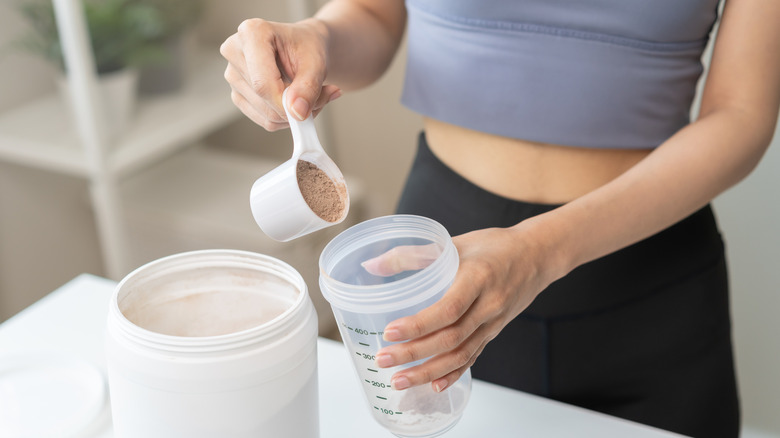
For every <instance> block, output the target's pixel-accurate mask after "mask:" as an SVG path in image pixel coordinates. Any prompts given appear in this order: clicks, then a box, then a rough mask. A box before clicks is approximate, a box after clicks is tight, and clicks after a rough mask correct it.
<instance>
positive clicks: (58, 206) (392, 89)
mask: <svg viewBox="0 0 780 438" xmlns="http://www.w3.org/2000/svg"><path fill="white" fill-rule="evenodd" d="M10 4H11V2H0V46H2V45H3V44H5V43H6V42H7V41H8V40H9V39H10V38H11V37H12V35H14V34H15V33H16V32H17V31H18V30H19V29H20V27H21V25H20V22H19V20H18V19H17V18H16V16H15V14H14V13H13V11H11V10H10V9H11V6H10ZM285 14H286V8H284V7H280V3H279V2H246V1H240V0H229V1H220V2H217V1H212V2H211V4H210V10H209V13H208V14H207V20H206V23H204V26H203V28H202V29H201V33H200V35H201V38H202V39H203V40H204V41H207V42H210V43H212V44H213V46H214V47H215V49H216V47H218V44H219V42H221V40H223V39H224V38H225V37H226V36H227V35H229V34H230V33H232V32H233V31H234V29H235V27H236V26H237V25H238V23H239V22H240V21H241V20H242V19H243V18H247V17H250V16H262V17H264V18H269V19H276V20H282V19H284V17H285ZM402 72H403V56H400V57H399V58H398V59H397V60H396V61H395V62H394V64H393V66H392V68H391V70H390V72H388V74H387V75H386V76H385V77H384V78H382V80H381V81H380V82H379V83H378V84H377V85H376V86H374V87H372V88H370V89H368V90H366V91H362V92H359V93H355V94H352V95H347V96H345V97H343V98H341V99H340V100H338V101H336V102H334V104H333V106H332V108H330V109H329V110H328V112H329V115H330V117H331V121H332V122H333V123H334V126H333V130H332V136H331V138H332V142H333V144H332V145H330V147H332V148H335V149H336V153H337V154H338V160H339V164H340V166H341V167H342V168H343V170H344V171H345V172H347V173H350V174H354V175H356V176H359V177H360V178H361V179H363V180H364V182H365V184H366V189H367V191H368V193H370V194H371V198H372V200H374V202H375V205H374V206H372V207H373V209H374V211H375V212H376V214H384V213H388V212H390V211H392V208H393V206H394V202H395V199H396V197H397V195H398V193H399V192H400V188H401V184H402V181H403V177H404V174H405V173H406V171H407V168H408V166H409V163H410V161H411V158H412V155H413V152H414V141H415V135H416V133H417V131H418V130H419V129H420V122H419V120H418V118H417V117H416V116H414V115H412V114H411V113H409V112H408V111H406V110H404V109H403V108H402V107H401V106H400V104H399V103H398V96H399V94H400V87H401V79H402ZM51 78H52V71H51V69H50V68H49V67H48V66H47V65H45V64H43V63H41V62H39V61H37V60H35V59H31V58H25V57H21V56H7V57H0V111H2V110H4V109H7V108H11V107H13V106H14V105H17V104H19V103H21V102H24V101H26V100H28V99H31V98H33V97H35V96H37V95H39V94H41V93H44V92H47V91H49V90H51V89H52V88H53V84H52V82H51ZM778 80H780V78H778ZM45 123H46V121H45V120H42V121H41V127H42V129H43V128H45ZM259 139H263V140H266V141H259ZM209 141H210V142H211V143H213V144H216V145H219V146H220V147H225V148H235V149H240V150H242V151H250V152H254V153H262V154H269V155H274V156H279V157H282V156H285V155H286V154H287V153H288V151H287V148H288V143H286V142H287V141H289V139H287V136H286V134H285V133H277V134H272V135H271V134H267V133H265V132H264V131H263V130H262V129H261V128H258V127H256V126H254V125H252V124H251V123H249V122H247V121H242V122H238V123H235V124H233V125H231V126H229V127H227V128H225V129H223V130H221V131H219V132H218V133H215V134H214V135H212V136H211V137H210V138H209ZM261 143H270V144H273V145H278V146H272V147H271V148H272V149H273V150H268V149H266V150H263V151H261V150H259V149H260V148H259V146H258V145H259V144H261ZM326 147H329V145H326ZM86 190H87V187H86V184H85V183H84V182H83V181H80V180H78V179H72V178H68V177H63V176H58V175H51V174H48V173H46V172H41V171H35V170H31V169H27V168H24V167H21V166H13V165H7V164H3V163H0V321H2V320H3V319H4V318H5V317H7V316H10V314H13V313H15V312H17V311H19V310H21V308H23V307H25V306H27V305H29V304H30V303H31V302H33V301H34V300H35V299H37V298H39V297H40V296H42V295H43V294H45V293H47V292H48V291H51V290H52V289H54V288H55V287H57V286H58V285H60V284H62V283H64V282H65V281H67V280H68V279H70V278H72V277H73V276H75V275H77V274H78V273H80V272H92V273H95V274H98V275H100V274H101V270H102V268H101V263H100V254H99V248H98V245H97V240H96V236H95V232H94V222H93V220H92V216H91V210H90V208H89V205H88V195H87V193H86ZM779 191H780V140H778V137H776V138H775V141H774V143H773V146H772V147H771V148H770V150H769V152H768V154H767V156H766V157H765V159H764V160H763V162H762V163H761V164H760V166H759V168H758V169H757V170H756V172H755V173H754V174H753V175H751V176H750V177H749V178H747V179H746V180H745V181H744V182H743V183H741V184H739V185H738V186H736V187H735V188H733V189H732V190H730V191H728V192H727V193H725V194H724V195H722V196H721V197H719V198H718V199H717V200H716V202H715V206H716V210H717V213H718V214H719V218H720V224H721V227H722V229H723V231H724V233H725V239H726V243H727V247H728V256H729V259H730V262H731V273H732V275H731V280H732V290H733V293H732V296H733V300H732V301H733V309H734V310H733V316H734V330H735V331H734V333H735V334H734V337H735V340H736V351H737V368H738V373H739V381H740V387H741V393H742V402H743V409H744V418H745V422H746V423H747V424H748V425H749V426H750V427H751V428H753V429H756V430H758V431H763V432H764V433H765V436H772V435H774V436H777V437H780V415H777V414H778V413H780V376H778V370H780V351H779V350H780V340H778V339H779V338H780V318H777V317H776V314H777V309H780V294H778V286H780V249H779V248H780V234H779V233H778V231H777V224H780V207H778V200H780V199H779V197H780V195H778V192H779Z"/></svg>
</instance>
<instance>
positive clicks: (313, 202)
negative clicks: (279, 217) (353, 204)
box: [296, 160, 346, 222]
mask: <svg viewBox="0 0 780 438" xmlns="http://www.w3.org/2000/svg"><path fill="white" fill-rule="evenodd" d="M296 174H297V176H298V188H299V189H300V190H301V195H303V199H304V200H305V201H306V204H308V205H309V208H311V210H312V211H313V212H314V213H316V214H317V216H319V217H321V218H322V219H323V220H326V221H328V222H336V221H337V220H339V219H341V216H342V214H344V202H343V201H342V196H341V195H342V194H344V193H345V192H346V188H345V187H343V185H340V186H339V187H338V188H337V187H336V184H335V183H334V182H333V180H331V179H330V178H328V175H327V174H326V173H325V172H324V171H323V170H322V169H320V168H319V167H317V166H316V165H315V164H314V163H311V162H309V161H304V160H298V165H297V170H296Z"/></svg>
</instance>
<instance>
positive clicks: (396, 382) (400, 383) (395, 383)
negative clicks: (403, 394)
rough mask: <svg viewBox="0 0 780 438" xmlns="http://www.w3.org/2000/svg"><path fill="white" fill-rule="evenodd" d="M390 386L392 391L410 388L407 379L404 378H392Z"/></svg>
mask: <svg viewBox="0 0 780 438" xmlns="http://www.w3.org/2000/svg"><path fill="white" fill-rule="evenodd" d="M390 386H392V387H393V389H395V390H397V391H400V390H402V389H406V388H408V387H409V386H410V385H409V379H407V378H406V376H398V377H393V379H392V380H391V381H390Z"/></svg>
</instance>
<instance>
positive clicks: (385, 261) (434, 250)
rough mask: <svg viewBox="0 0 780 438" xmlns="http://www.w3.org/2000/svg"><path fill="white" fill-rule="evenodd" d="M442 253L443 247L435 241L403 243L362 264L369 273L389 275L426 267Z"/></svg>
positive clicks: (382, 275) (381, 275)
mask: <svg viewBox="0 0 780 438" xmlns="http://www.w3.org/2000/svg"><path fill="white" fill-rule="evenodd" d="M440 255H441V247H440V246H439V245H437V244H435V243H431V244H427V245H403V246H396V247H394V248H392V249H391V250H389V251H387V252H385V253H384V254H381V255H379V256H377V257H374V258H372V259H368V260H366V261H364V262H363V263H361V264H360V265H361V266H362V267H363V269H365V270H366V271H367V272H368V273H369V274H372V275H377V276H380V277H389V276H391V275H395V274H398V273H401V272H404V271H416V270H419V269H423V268H426V267H427V266H428V265H430V264H431V263H433V262H434V261H436V259H437V258H438V257H439V256H440Z"/></svg>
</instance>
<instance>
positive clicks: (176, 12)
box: [136, 0, 204, 94]
mask: <svg viewBox="0 0 780 438" xmlns="http://www.w3.org/2000/svg"><path fill="white" fill-rule="evenodd" d="M136 1H138V2H141V3H144V4H146V5H147V6H150V7H152V8H153V9H155V10H156V11H157V13H158V14H159V17H160V20H161V26H160V30H161V32H160V34H159V35H158V36H157V37H155V38H154V41H155V42H157V43H158V44H159V47H161V48H162V49H163V50H165V52H166V56H165V58H164V59H162V60H161V62H157V63H154V64H151V65H147V66H145V67H144V68H142V69H141V79H140V90H141V93H147V94H159V93H166V92H170V91H175V90H177V89H179V88H180V87H181V85H182V84H183V82H184V79H185V76H186V75H185V73H186V69H185V64H186V61H187V59H186V58H187V51H188V50H189V49H190V48H191V47H190V45H189V42H190V41H189V38H188V37H189V36H190V34H191V32H190V30H191V29H192V28H193V27H194V26H195V24H197V23H198V21H199V20H200V18H201V16H202V15H203V8H204V1H203V0H136Z"/></svg>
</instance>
